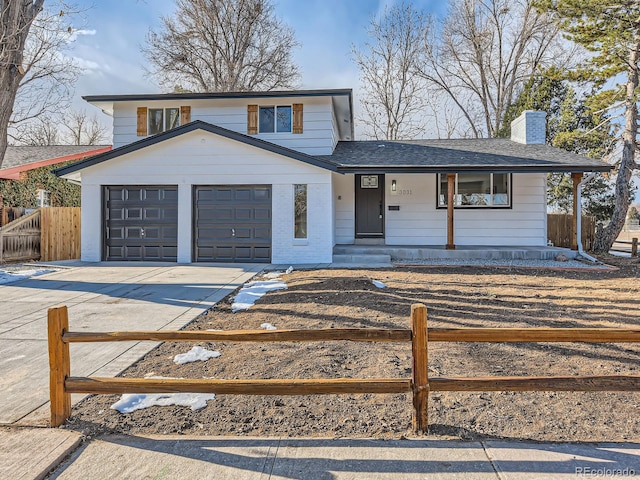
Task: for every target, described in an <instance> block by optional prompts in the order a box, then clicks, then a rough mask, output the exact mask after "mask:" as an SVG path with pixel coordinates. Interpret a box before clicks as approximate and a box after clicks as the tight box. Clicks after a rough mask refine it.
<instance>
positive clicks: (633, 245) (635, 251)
mask: <svg viewBox="0 0 640 480" xmlns="http://www.w3.org/2000/svg"><path fill="white" fill-rule="evenodd" d="M637 255H638V239H637V238H636V237H634V238H632V239H631V256H632V257H636V256H637Z"/></svg>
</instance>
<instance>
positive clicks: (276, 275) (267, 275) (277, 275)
mask: <svg viewBox="0 0 640 480" xmlns="http://www.w3.org/2000/svg"><path fill="white" fill-rule="evenodd" d="M283 273H284V272H277V271H276V272H267V273H265V274H264V275H263V277H264V278H269V279H274V278H280V275H282V274H283Z"/></svg>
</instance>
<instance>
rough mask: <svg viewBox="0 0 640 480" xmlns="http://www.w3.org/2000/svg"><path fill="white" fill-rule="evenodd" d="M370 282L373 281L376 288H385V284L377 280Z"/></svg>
mask: <svg viewBox="0 0 640 480" xmlns="http://www.w3.org/2000/svg"><path fill="white" fill-rule="evenodd" d="M371 283H373V284H374V285H375V286H376V287H378V288H387V285H386V284H385V283H382V282H381V281H379V280H371Z"/></svg>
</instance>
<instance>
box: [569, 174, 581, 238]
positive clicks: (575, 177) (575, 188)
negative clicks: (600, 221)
mask: <svg viewBox="0 0 640 480" xmlns="http://www.w3.org/2000/svg"><path fill="white" fill-rule="evenodd" d="M571 179H572V180H573V224H572V228H573V229H572V235H571V250H578V215H579V209H578V188H580V185H579V184H580V182H581V181H582V172H573V173H571Z"/></svg>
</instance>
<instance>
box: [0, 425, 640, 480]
mask: <svg viewBox="0 0 640 480" xmlns="http://www.w3.org/2000/svg"><path fill="white" fill-rule="evenodd" d="M638 476H640V444H637V443H635V444H549V443H544V444H543V443H524V442H517V441H498V440H487V441H482V442H477V441H470V442H462V441H452V440H439V439H425V440H423V439H417V440H347V439H341V440H323V439H284V438H274V439H268V438H243V437H239V438H238V437H133V436H118V435H108V436H104V437H102V438H100V439H97V440H94V441H92V442H89V443H87V444H83V445H82V446H81V447H80V448H79V449H78V450H77V451H76V452H75V453H73V454H72V455H71V457H69V458H68V459H67V460H66V461H65V462H64V463H62V464H61V465H60V466H59V467H58V468H57V469H56V470H55V472H54V474H53V475H52V476H51V477H50V478H54V479H61V480H62V479H77V478H91V479H128V478H172V479H182V478H184V479H193V478H210V479H227V478H233V479H234V480H249V479H255V480H258V479H260V480H266V479H272V480H276V479H278V480H281V479H282V480H284V479H291V480H315V479H318V480H325V479H326V480H335V479H363V480H364V479H367V480H379V479H402V480H404V479H407V480H410V479H464V480H476V479H477V480H489V479H492V480H493V479H502V480H510V479H514V480H515V479H518V480H529V479H531V480H534V479H535V480H544V479H570V478H594V477H596V478H598V477H599V478H638ZM5 478H8V477H5ZM11 478H19V477H11ZM25 478H26V477H25Z"/></svg>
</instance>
